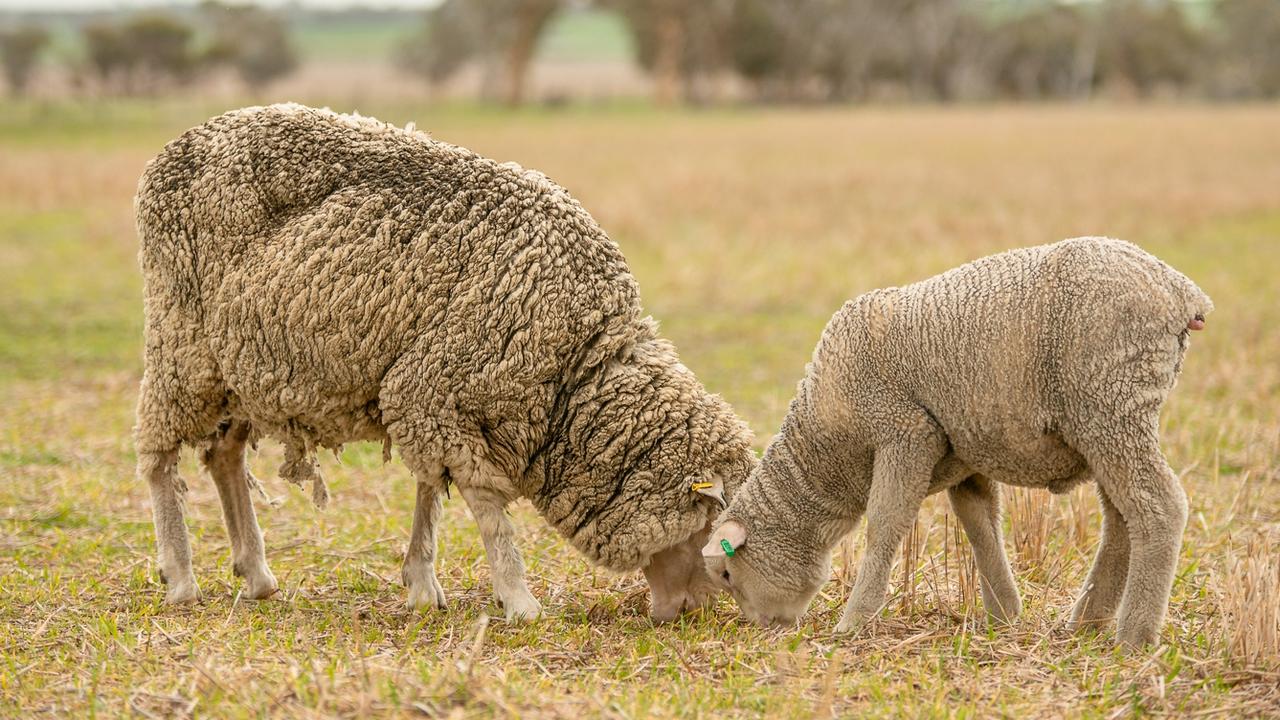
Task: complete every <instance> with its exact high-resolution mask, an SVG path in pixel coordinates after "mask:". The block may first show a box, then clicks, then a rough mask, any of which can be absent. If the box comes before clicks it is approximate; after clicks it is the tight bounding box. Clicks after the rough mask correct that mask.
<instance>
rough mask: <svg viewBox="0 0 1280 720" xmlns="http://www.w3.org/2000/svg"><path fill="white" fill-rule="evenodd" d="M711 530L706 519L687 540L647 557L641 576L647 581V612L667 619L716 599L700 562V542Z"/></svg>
mask: <svg viewBox="0 0 1280 720" xmlns="http://www.w3.org/2000/svg"><path fill="white" fill-rule="evenodd" d="M710 531H711V524H710V523H709V522H708V523H707V527H705V528H703V529H702V530H699V531H698V532H696V533H694V534H693V535H691V536H690V537H689V539H688V540H686V541H684V542H682V543H679V544H678V545H674V546H672V547H669V548H667V549H666V550H663V551H662V552H659V553H656V554H654V555H653V557H651V558H649V564H648V565H646V566H645V568H644V578H645V580H647V581H648V582H649V598H650V603H649V615H650V616H651V617H652V618H653V619H654V620H655V621H657V622H670V621H672V620H675V619H676V618H678V617H680V614H681V613H684V612H690V611H693V610H697V609H699V608H703V607H706V606H708V605H710V604H711V603H712V602H713V601H714V600H715V596H716V593H717V592H718V588H717V587H716V585H715V583H713V582H712V581H711V578H709V577H707V573H706V571H705V570H704V569H703V564H702V545H703V544H704V543H705V542H706V541H707V534H708V533H709V532H710Z"/></svg>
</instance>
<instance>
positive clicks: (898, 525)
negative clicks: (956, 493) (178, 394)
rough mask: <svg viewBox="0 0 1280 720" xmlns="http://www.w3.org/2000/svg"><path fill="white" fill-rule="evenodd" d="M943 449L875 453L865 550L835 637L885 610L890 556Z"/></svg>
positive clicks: (930, 442) (928, 444) (932, 445)
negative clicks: (883, 608) (883, 607)
mask: <svg viewBox="0 0 1280 720" xmlns="http://www.w3.org/2000/svg"><path fill="white" fill-rule="evenodd" d="M945 448H946V444H945V440H942V439H940V438H937V437H934V436H928V437H924V438H912V439H908V440H904V441H902V442H899V443H896V444H894V445H889V446H885V447H882V448H878V449H877V450H876V452H875V460H874V469H873V471H872V478H871V492H870V496H869V497H868V499H867V510H866V519H867V520H866V524H867V550H866V554H865V555H864V556H863V558H862V563H861V564H860V565H859V566H858V577H857V580H855V581H854V583H853V591H852V592H851V593H850V595H849V602H848V604H846V605H845V608H844V614H843V615H842V616H841V617H840V622H839V624H837V625H836V632H839V633H843V632H853V631H855V630H857V629H859V628H860V627H862V625H863V624H864V623H866V621H867V620H868V619H870V618H871V617H872V616H873V615H875V614H876V613H877V612H879V611H880V608H881V607H882V606H883V605H884V602H885V592H886V590H887V589H888V586H889V571H890V570H891V569H892V568H893V559H894V556H895V555H896V554H897V552H898V548H899V547H901V545H902V540H903V539H904V538H905V537H906V536H907V531H908V530H909V529H910V528H911V524H912V522H913V521H914V520H915V517H916V514H917V513H919V512H920V503H922V502H923V501H924V498H925V495H926V494H928V491H929V481H930V479H931V477H932V475H933V468H934V465H935V464H936V463H937V462H938V460H939V459H940V458H941V457H942V456H943V453H944V451H945Z"/></svg>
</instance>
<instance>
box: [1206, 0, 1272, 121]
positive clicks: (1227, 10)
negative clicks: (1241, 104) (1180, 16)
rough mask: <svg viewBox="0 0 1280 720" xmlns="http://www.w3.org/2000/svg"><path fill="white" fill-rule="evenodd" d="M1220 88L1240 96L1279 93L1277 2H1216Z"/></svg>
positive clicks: (1262, 0)
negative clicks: (1218, 28)
mask: <svg viewBox="0 0 1280 720" xmlns="http://www.w3.org/2000/svg"><path fill="white" fill-rule="evenodd" d="M1216 11H1217V13H1216V15H1217V18H1216V19H1217V20H1218V24H1219V27H1220V29H1221V33H1220V34H1219V36H1218V38H1217V45H1216V48H1215V50H1216V54H1217V56H1218V58H1219V67H1218V72H1219V77H1218V78H1217V81H1218V83H1219V85H1220V86H1221V87H1220V88H1219V89H1220V90H1222V91H1225V92H1226V93H1227V94H1231V95H1240V96H1262V97H1277V96H1280V3H1277V1H1276V0H1222V1H1221V2H1219V3H1218V4H1217V6H1216Z"/></svg>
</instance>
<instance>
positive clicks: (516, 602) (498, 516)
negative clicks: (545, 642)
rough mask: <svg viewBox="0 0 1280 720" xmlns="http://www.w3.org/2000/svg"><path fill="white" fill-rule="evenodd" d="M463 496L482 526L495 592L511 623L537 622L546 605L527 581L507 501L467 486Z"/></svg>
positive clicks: (493, 493)
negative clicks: (542, 604) (534, 594)
mask: <svg viewBox="0 0 1280 720" xmlns="http://www.w3.org/2000/svg"><path fill="white" fill-rule="evenodd" d="M462 497H463V499H465V500H466V501H467V506H468V507H470V508H471V514H472V515H474V516H475V518H476V524H477V525H479V526H480V537H481V538H483V539H484V552H485V555H486V556H487V557H488V558H489V569H490V571H491V572H492V573H493V590H494V592H495V593H496V594H497V596H498V601H499V602H500V603H502V607H503V609H504V610H505V611H506V615H507V620H508V621H515V620H534V619H536V618H537V617H538V615H539V614H541V613H542V606H541V605H540V604H539V603H538V601H537V599H536V598H534V597H533V593H531V592H529V586H528V585H526V584H525V581H524V561H523V560H522V559H521V558H520V553H519V552H518V551H517V550H516V546H515V543H514V535H515V533H514V531H513V529H512V527H511V521H509V520H508V519H507V515H506V507H507V500H506V498H504V497H502V496H501V495H499V494H498V493H495V492H493V491H492V490H488V489H485V488H474V487H464V488H462Z"/></svg>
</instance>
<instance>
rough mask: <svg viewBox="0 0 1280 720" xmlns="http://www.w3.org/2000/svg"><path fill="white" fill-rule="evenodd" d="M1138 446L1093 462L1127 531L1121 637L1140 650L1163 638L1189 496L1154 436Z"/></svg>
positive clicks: (1147, 437)
mask: <svg viewBox="0 0 1280 720" xmlns="http://www.w3.org/2000/svg"><path fill="white" fill-rule="evenodd" d="M1144 440H1146V442H1145V443H1143V444H1140V445H1139V447H1133V448H1130V447H1127V446H1126V447H1118V448H1114V449H1115V450H1116V452H1114V453H1105V454H1104V455H1103V457H1101V458H1100V459H1098V460H1097V461H1094V460H1093V458H1090V460H1091V464H1093V465H1094V466H1095V468H1096V470H1097V474H1098V483H1099V485H1101V487H1102V489H1103V491H1104V492H1106V494H1107V497H1108V498H1110V500H1111V502H1113V503H1115V506H1116V509H1117V510H1119V512H1120V515H1121V516H1122V517H1123V518H1124V524H1125V526H1126V527H1127V529H1128V531H1129V533H1128V534H1129V567H1128V573H1127V575H1126V579H1125V585H1124V594H1123V595H1122V596H1121V598H1120V611H1119V617H1118V621H1117V636H1118V640H1119V641H1120V643H1121V644H1123V645H1127V646H1129V647H1141V646H1142V645H1146V644H1149V643H1153V642H1155V641H1156V639H1157V638H1158V637H1159V635H1160V628H1161V626H1162V625H1163V624H1164V616H1165V612H1166V611H1167V610H1168V606H1169V593H1170V590H1171V589H1172V587H1173V577H1174V573H1175V571H1176V570H1177V565H1178V551H1179V550H1180V549H1181V547H1182V530H1183V527H1184V526H1185V525H1186V522H1187V496H1186V493H1184V492H1183V490H1182V486H1180V485H1179V484H1178V478H1177V477H1176V476H1175V475H1174V473H1173V470H1171V469H1170V468H1169V465H1168V463H1167V462H1165V459H1164V455H1162V454H1161V452H1160V447H1159V443H1158V441H1156V440H1155V437H1154V432H1153V433H1151V434H1150V435H1148V436H1146V437H1145V438H1144Z"/></svg>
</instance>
